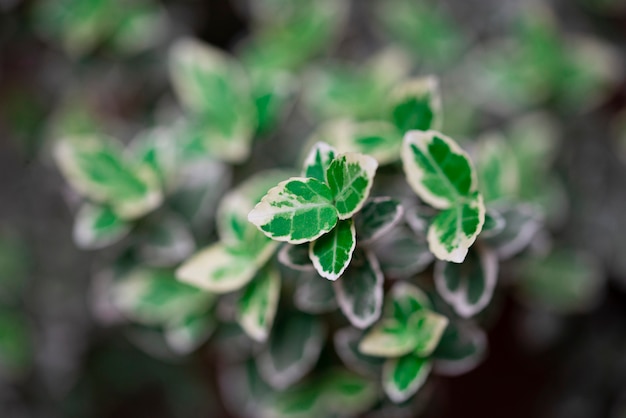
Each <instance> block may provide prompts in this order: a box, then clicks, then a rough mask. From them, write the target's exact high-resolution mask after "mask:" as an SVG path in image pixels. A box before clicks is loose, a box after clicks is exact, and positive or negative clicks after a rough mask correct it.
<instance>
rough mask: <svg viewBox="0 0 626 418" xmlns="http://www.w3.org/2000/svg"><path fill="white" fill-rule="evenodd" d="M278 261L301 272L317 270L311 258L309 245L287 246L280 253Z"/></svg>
mask: <svg viewBox="0 0 626 418" xmlns="http://www.w3.org/2000/svg"><path fill="white" fill-rule="evenodd" d="M278 261H279V262H280V263H281V264H282V265H284V266H286V267H289V268H291V269H294V270H299V271H312V270H315V267H313V263H312V261H311V259H310V258H309V244H299V245H291V244H285V245H283V246H282V248H281V249H280V251H278Z"/></svg>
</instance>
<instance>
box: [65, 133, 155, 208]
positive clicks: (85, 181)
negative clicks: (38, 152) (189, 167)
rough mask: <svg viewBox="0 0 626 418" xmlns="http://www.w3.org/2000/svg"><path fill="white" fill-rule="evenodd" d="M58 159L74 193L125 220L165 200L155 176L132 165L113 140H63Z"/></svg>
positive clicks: (102, 138) (89, 137) (89, 138)
mask: <svg viewBox="0 0 626 418" xmlns="http://www.w3.org/2000/svg"><path fill="white" fill-rule="evenodd" d="M55 157H56V162H57V165H58V166H59V168H60V169H61V171H62V172H63V175H64V176H65V178H66V180H67V181H68V182H69V183H70V184H71V185H72V187H73V188H74V189H76V190H77V191H78V192H79V193H81V194H83V195H84V196H86V197H88V198H89V199H91V200H93V201H95V202H99V203H107V204H109V205H111V207H112V208H113V210H114V211H115V212H116V213H117V214H119V215H120V216H121V217H122V218H124V219H134V218H137V217H139V216H142V215H144V214H145V213H147V212H150V211H151V210H153V209H155V208H156V207H157V206H159V205H160V204H161V201H162V200H163V195H162V193H161V190H160V189H159V181H158V178H157V177H156V175H155V174H154V172H153V171H152V170H151V169H150V168H149V167H148V166H146V165H140V164H131V163H130V162H128V161H127V160H126V158H125V157H124V154H123V150H122V148H121V145H120V144H119V143H118V142H116V141H114V140H112V139H110V138H106V137H101V136H98V135H91V136H83V137H75V138H70V139H65V140H62V141H60V142H58V143H57V144H56V148H55Z"/></svg>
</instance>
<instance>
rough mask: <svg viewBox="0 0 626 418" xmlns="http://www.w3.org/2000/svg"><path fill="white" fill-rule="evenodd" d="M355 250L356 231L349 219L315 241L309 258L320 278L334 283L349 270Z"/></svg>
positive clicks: (338, 223) (310, 249)
mask: <svg viewBox="0 0 626 418" xmlns="http://www.w3.org/2000/svg"><path fill="white" fill-rule="evenodd" d="M355 248H356V230H355V228H354V223H353V222H352V220H351V219H348V220H345V221H339V222H337V225H336V226H335V228H333V230H332V231H330V232H329V233H328V234H326V235H323V236H321V237H320V238H318V239H316V240H315V241H313V242H312V243H311V244H310V246H309V257H310V258H311V261H312V262H313V266H314V267H315V270H316V271H317V272H318V274H319V275H320V276H322V277H324V278H326V279H328V280H333V281H334V280H337V279H338V278H339V277H341V275H342V274H343V272H344V271H345V270H346V268H348V265H349V264H350V260H352V253H353V252H354V249H355Z"/></svg>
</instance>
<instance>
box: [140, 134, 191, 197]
mask: <svg viewBox="0 0 626 418" xmlns="http://www.w3.org/2000/svg"><path fill="white" fill-rule="evenodd" d="M129 148H130V151H131V153H132V155H133V156H134V158H135V159H136V160H137V161H139V162H141V163H144V164H146V165H148V166H149V167H150V168H152V170H153V171H154V172H155V173H156V175H157V176H158V178H159V180H160V182H161V186H162V187H163V189H165V190H171V189H172V188H173V187H174V186H175V185H176V184H177V181H178V169H179V164H180V150H179V149H178V143H177V142H176V131H175V130H173V129H168V128H165V127H161V126H159V127H156V128H152V129H147V130H144V131H142V132H140V133H139V134H138V135H137V136H135V137H134V138H133V140H132V141H131V143H130V145H129Z"/></svg>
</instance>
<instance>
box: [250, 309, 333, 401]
mask: <svg viewBox="0 0 626 418" xmlns="http://www.w3.org/2000/svg"><path fill="white" fill-rule="evenodd" d="M325 335H326V330H325V328H324V325H323V324H322V323H321V322H320V321H319V320H318V319H316V318H315V317H313V316H309V315H304V314H296V313H293V314H290V315H284V316H279V317H277V318H276V323H275V324H274V327H273V328H272V333H271V335H270V339H269V342H268V344H267V346H266V348H265V349H264V351H263V352H261V354H260V355H259V356H258V357H257V359H256V360H257V367H258V369H259V373H260V374H261V376H262V377H263V379H264V380H265V381H266V382H267V383H269V384H270V385H271V386H272V387H274V388H276V389H278V390H284V389H286V388H288V387H289V386H292V385H293V384H294V383H296V382H297V381H299V380H300V379H302V378H303V377H304V376H305V375H306V374H307V373H308V372H309V371H311V370H312V369H313V367H315V364H316V363H317V360H318V358H319V355H320V353H321V350H322V346H323V344H324V339H325Z"/></svg>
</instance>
